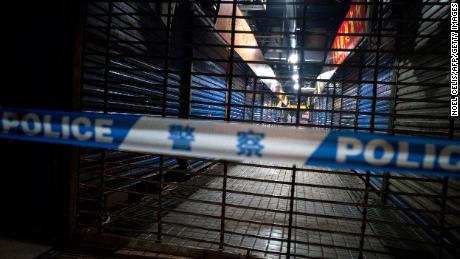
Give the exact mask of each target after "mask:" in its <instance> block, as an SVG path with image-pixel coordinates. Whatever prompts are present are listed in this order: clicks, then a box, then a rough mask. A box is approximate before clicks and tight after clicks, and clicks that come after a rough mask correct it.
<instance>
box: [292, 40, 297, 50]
mask: <svg viewBox="0 0 460 259" xmlns="http://www.w3.org/2000/svg"><path fill="white" fill-rule="evenodd" d="M295 47H297V42H296V40H295V38H291V48H295Z"/></svg>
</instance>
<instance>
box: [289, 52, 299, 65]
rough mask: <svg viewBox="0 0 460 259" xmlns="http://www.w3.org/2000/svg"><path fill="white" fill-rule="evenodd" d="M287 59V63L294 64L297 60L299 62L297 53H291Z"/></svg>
mask: <svg viewBox="0 0 460 259" xmlns="http://www.w3.org/2000/svg"><path fill="white" fill-rule="evenodd" d="M288 61H289V63H292V64H296V63H297V62H299V55H297V53H292V54H291V55H290V56H289V59H288Z"/></svg>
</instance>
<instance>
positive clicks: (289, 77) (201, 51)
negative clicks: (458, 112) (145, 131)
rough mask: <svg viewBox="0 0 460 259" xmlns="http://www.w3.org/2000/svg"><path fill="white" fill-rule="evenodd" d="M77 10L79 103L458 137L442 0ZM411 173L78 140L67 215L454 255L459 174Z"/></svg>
mask: <svg viewBox="0 0 460 259" xmlns="http://www.w3.org/2000/svg"><path fill="white" fill-rule="evenodd" d="M350 12H352V13H353V14H350ZM86 13H87V14H86V15H87V18H86V24H85V39H84V46H83V54H82V57H83V59H82V60H83V68H82V84H81V100H80V106H81V110H82V111H95V112H104V113H128V114H147V115H151V116H163V117H181V118H190V119H206V120H226V121H237V122H247V123H256V124H268V125H272V126H274V127H275V126H302V127H317V128H324V129H334V130H352V131H367V132H385V133H389V134H409V135H425V136H433V137H444V138H451V139H458V138H459V137H460V123H459V120H454V119H453V117H450V116H449V104H450V101H449V71H450V69H449V61H450V59H449V55H450V53H449V35H448V31H447V28H448V26H447V23H448V21H449V3H448V2H445V1H426V0H423V1H382V0H378V1H377V0H375V1H364V0H363V1H359V0H356V1H313V0H312V1H281V0H280V1H276V0H267V1H211V0H207V1H205V0H203V1H198V0H194V1H192V0H191V1H174V0H170V1H169V0H164V1H142V0H137V1H99V0H93V1H89V3H88V7H87V12H86ZM295 59H297V60H295ZM415 173H416V172H414V174H405V175H400V174H396V173H393V172H388V173H385V174H376V173H373V172H371V171H370V172H362V171H358V170H353V169H351V170H345V171H343V170H332V169H328V168H295V167H291V166H289V165H268V164H264V165H261V164H254V163H249V162H248V163H235V162H226V161H213V160H212V159H211V160H206V161H205V160H202V159H196V158H191V157H188V158H184V157H168V156H163V155H161V154H158V155H146V154H134V153H125V152H118V151H111V150H97V149H81V150H80V165H79V195H78V204H79V209H78V214H77V215H76V217H77V222H78V224H79V226H80V227H81V228H94V229H96V230H98V231H101V232H108V233H114V234H118V235H123V236H129V237H132V238H138V239H146V240H151V241H156V242H162V243H167V244H174V245H178V246H194V247H200V248H204V249H212V250H222V251H229V252H234V253H243V254H250V255H260V256H267V257H283V258H284V257H299V258H303V257H334V258H336V257H345V258H348V257H360V258H362V257H378V258H380V257H385V258H386V257H417V258H422V257H436V256H437V257H445V258H455V257H458V255H459V254H460V252H459V250H458V244H459V240H460V237H459V235H460V233H459V222H460V221H459V215H460V214H459V198H460V194H459V186H460V185H459V182H458V180H456V179H449V178H446V177H445V178H435V177H420V176H417V175H416V174H415Z"/></svg>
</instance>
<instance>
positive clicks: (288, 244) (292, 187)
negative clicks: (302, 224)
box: [286, 165, 297, 258]
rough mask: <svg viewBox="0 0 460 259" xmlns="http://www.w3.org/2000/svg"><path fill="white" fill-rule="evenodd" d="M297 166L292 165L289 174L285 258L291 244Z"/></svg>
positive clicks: (288, 253) (288, 254) (289, 255)
mask: <svg viewBox="0 0 460 259" xmlns="http://www.w3.org/2000/svg"><path fill="white" fill-rule="evenodd" d="M296 171H297V168H296V166H295V165H294V166H293V167H292V176H291V195H290V197H289V225H288V237H287V238H288V240H287V251H286V252H287V255H286V258H290V257H291V244H292V222H293V220H294V198H295V177H296Z"/></svg>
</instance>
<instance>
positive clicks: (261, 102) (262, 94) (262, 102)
mask: <svg viewBox="0 0 460 259" xmlns="http://www.w3.org/2000/svg"><path fill="white" fill-rule="evenodd" d="M264 103H265V94H264V90H263V89H262V93H261V95H260V103H259V105H260V106H261V108H260V116H261V117H260V118H261V121H263V120H264Z"/></svg>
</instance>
